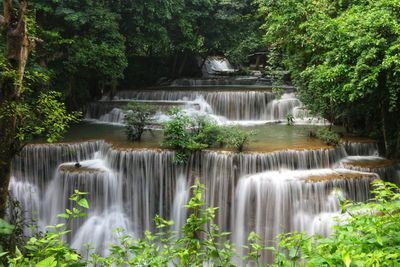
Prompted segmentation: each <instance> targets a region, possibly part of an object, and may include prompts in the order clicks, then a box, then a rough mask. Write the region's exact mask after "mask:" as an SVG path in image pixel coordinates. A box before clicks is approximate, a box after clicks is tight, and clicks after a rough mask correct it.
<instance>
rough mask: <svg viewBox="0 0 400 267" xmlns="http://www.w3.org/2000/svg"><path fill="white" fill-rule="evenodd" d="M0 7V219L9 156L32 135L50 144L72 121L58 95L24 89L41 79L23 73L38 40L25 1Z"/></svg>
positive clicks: (10, 1)
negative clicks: (33, 32) (33, 34)
mask: <svg viewBox="0 0 400 267" xmlns="http://www.w3.org/2000/svg"><path fill="white" fill-rule="evenodd" d="M2 6H3V15H0V24H1V29H2V32H1V37H0V38H1V40H2V42H1V43H3V44H5V45H4V46H0V49H1V50H2V52H3V53H1V54H0V217H3V216H4V214H5V211H6V203H7V196H8V184H9V180H10V172H11V162H12V159H13V157H14V156H15V155H16V154H17V153H18V152H19V151H20V150H21V148H22V147H23V146H24V144H25V142H26V141H27V140H28V139H29V138H31V137H32V136H34V135H40V134H46V135H47V139H48V141H53V140H54V139H55V138H57V137H59V136H60V135H61V134H62V132H63V131H64V130H65V126H66V124H67V123H68V122H70V121H72V120H74V119H75V117H74V116H73V115H68V114H67V113H66V110H65V106H64V105H63V104H62V103H60V102H58V101H57V98H58V97H59V94H58V93H55V92H51V91H49V92H47V93H44V92H43V91H37V92H34V89H35V88H27V87H26V84H25V82H26V81H30V82H32V84H33V83H34V82H33V81H34V80H36V81H37V80H40V79H41V78H44V76H45V75H43V74H41V73H38V71H34V72H29V71H26V67H27V66H28V64H29V62H28V59H29V54H30V52H31V51H32V49H33V48H34V46H35V43H36V42H37V41H38V40H37V39H36V38H34V36H29V31H28V29H29V26H30V25H28V2H27V1H26V0H20V1H13V0H4V1H3V3H2ZM31 22H32V21H31ZM32 23H33V22H32ZM35 76H36V77H35Z"/></svg>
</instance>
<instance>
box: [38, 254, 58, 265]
mask: <svg viewBox="0 0 400 267" xmlns="http://www.w3.org/2000/svg"><path fill="white" fill-rule="evenodd" d="M55 266H57V261H56V259H55V257H54V256H50V257H48V258H46V259H44V260H42V261H40V262H38V263H37V264H36V265H35V267H55Z"/></svg>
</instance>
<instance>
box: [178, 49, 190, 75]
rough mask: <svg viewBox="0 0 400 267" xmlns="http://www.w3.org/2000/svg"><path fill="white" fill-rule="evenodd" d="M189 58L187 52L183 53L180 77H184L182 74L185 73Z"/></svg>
mask: <svg viewBox="0 0 400 267" xmlns="http://www.w3.org/2000/svg"><path fill="white" fill-rule="evenodd" d="M187 58H188V52H187V51H185V52H184V53H183V59H182V63H181V66H180V67H179V71H178V77H181V75H182V73H183V69H184V68H185V66H186V61H187Z"/></svg>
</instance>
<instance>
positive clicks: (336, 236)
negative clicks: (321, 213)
mask: <svg viewBox="0 0 400 267" xmlns="http://www.w3.org/2000/svg"><path fill="white" fill-rule="evenodd" d="M372 185H373V188H374V189H373V190H372V193H373V195H374V197H373V198H372V199H371V200H370V201H368V202H365V203H353V202H343V203H342V211H343V212H344V213H346V214H347V215H348V216H346V217H344V219H342V220H341V221H340V223H338V224H337V226H335V227H334V230H335V232H334V233H333V234H332V235H331V236H329V237H325V238H324V237H321V236H311V237H308V236H305V235H304V234H301V233H289V234H284V235H281V242H280V246H281V248H284V250H283V251H279V252H277V256H276V260H275V264H276V265H274V266H347V267H348V266H352V267H353V266H354V267H356V266H360V267H361V266H362V267H364V266H365V267H370V266H371V267H372V266H388V267H389V266H400V253H399V244H400V235H399V229H400V189H399V187H398V186H396V185H394V184H391V183H384V182H382V181H381V180H376V181H374V182H373V183H372ZM286 252H288V253H286Z"/></svg>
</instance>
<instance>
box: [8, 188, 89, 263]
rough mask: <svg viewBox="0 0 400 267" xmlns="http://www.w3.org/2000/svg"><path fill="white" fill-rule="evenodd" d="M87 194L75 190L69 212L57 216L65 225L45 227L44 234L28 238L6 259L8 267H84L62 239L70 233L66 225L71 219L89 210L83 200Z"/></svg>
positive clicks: (75, 253) (85, 201) (83, 214)
mask: <svg viewBox="0 0 400 267" xmlns="http://www.w3.org/2000/svg"><path fill="white" fill-rule="evenodd" d="M86 194H87V193H83V192H80V191H78V190H75V192H74V194H73V195H72V196H71V197H70V198H69V199H70V200H71V201H72V203H73V208H72V209H71V210H69V209H67V210H66V211H65V213H63V214H60V215H58V217H59V218H63V219H65V220H66V222H65V223H59V224H57V225H54V226H47V230H46V232H45V233H38V234H37V235H34V236H32V237H30V238H29V240H28V241H27V243H26V244H25V245H24V247H23V251H24V253H22V252H21V249H20V248H18V247H16V252H15V256H11V257H7V261H8V266H10V267H17V266H18V267H24V266H26V267H28V266H29V267H30V266H33V265H34V266H37V267H45V266H46V267H48V266H52V267H56V266H71V267H72V266H74V267H78V266H86V264H85V263H84V261H83V260H82V258H81V256H80V255H79V254H78V253H77V252H76V251H74V250H73V249H72V248H70V247H69V246H68V244H66V243H65V242H64V241H63V239H64V238H65V236H67V235H68V234H69V233H70V232H71V231H70V230H69V229H68V223H69V222H70V220H71V219H74V218H79V217H82V216H86V214H85V213H83V210H82V209H81V208H84V209H88V208H89V204H88V202H87V200H86V198H84V195H86Z"/></svg>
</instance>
